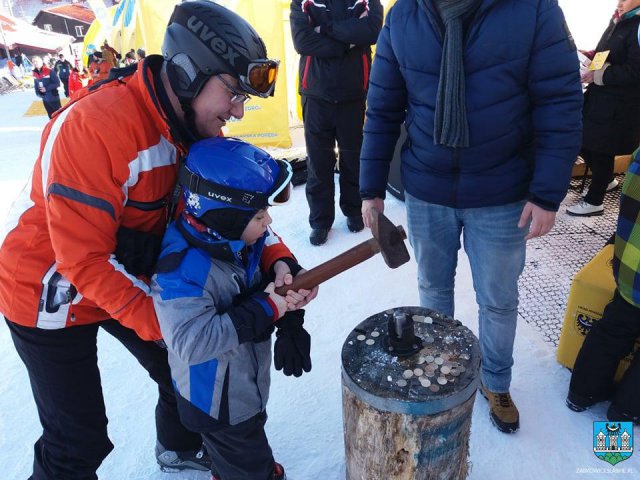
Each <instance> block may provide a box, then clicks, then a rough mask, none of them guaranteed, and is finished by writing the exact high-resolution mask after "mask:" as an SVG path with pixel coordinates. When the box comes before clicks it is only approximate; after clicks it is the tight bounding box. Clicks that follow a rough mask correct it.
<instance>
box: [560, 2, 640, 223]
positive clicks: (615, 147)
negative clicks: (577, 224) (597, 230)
mask: <svg viewBox="0 0 640 480" xmlns="http://www.w3.org/2000/svg"><path fill="white" fill-rule="evenodd" d="M638 26H640V0H619V1H618V8H617V9H616V11H615V13H614V15H613V17H612V19H611V22H609V26H608V27H607V29H606V30H605V32H604V34H603V35H602V38H601V39H600V41H599V42H598V46H597V47H596V49H595V51H592V52H583V53H584V54H585V55H587V57H590V58H593V56H594V55H595V53H597V52H607V51H608V52H609V54H608V55H607V58H606V62H605V64H604V66H603V67H602V68H601V69H600V70H587V71H586V72H585V73H584V74H583V76H582V82H583V83H586V84H588V86H587V90H586V92H585V94H584V109H583V123H584V129H583V136H582V150H581V156H582V158H584V160H585V162H586V163H587V165H588V166H589V168H590V169H591V186H590V187H589V191H588V192H587V194H586V195H585V196H584V199H582V200H580V201H579V202H578V203H577V204H575V205H572V206H570V207H569V208H567V213H568V214H569V215H574V216H583V217H587V216H592V215H602V213H603V212H604V205H603V201H604V196H605V194H606V192H608V191H610V190H613V189H614V188H615V187H617V186H618V182H617V181H616V180H615V179H613V180H612V178H613V166H614V158H615V156H616V155H622V154H628V153H631V152H633V151H634V150H635V149H636V147H637V146H638V143H639V142H640V47H639V46H638Z"/></svg>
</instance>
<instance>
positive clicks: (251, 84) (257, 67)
mask: <svg viewBox="0 0 640 480" xmlns="http://www.w3.org/2000/svg"><path fill="white" fill-rule="evenodd" d="M279 64H280V61H278V60H253V61H252V62H251V63H249V66H248V67H247V74H246V75H240V76H239V78H238V80H239V83H240V88H242V90H243V91H245V92H247V93H248V94H250V95H256V96H257V97H261V98H267V97H270V96H273V92H274V90H275V87H276V79H277V78H278V65H279Z"/></svg>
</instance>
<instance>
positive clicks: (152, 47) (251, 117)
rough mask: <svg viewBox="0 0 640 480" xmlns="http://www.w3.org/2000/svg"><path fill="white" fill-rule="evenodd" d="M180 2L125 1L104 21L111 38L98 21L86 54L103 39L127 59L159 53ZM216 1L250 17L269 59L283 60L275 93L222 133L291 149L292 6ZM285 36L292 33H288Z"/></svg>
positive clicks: (271, 0)
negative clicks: (288, 43)
mask: <svg viewBox="0 0 640 480" xmlns="http://www.w3.org/2000/svg"><path fill="white" fill-rule="evenodd" d="M178 3H180V2H179V1H176V0H123V1H122V2H120V4H119V5H116V6H114V7H111V8H109V9H108V10H107V12H108V17H106V18H109V21H110V24H111V32H110V35H109V36H108V37H107V36H106V35H105V32H104V30H103V29H101V26H100V22H99V21H98V20H96V21H94V23H93V24H92V25H91V27H90V28H89V31H88V32H87V35H86V37H85V53H88V52H87V51H88V50H91V49H93V50H96V49H99V47H100V46H101V45H102V42H103V41H104V39H105V38H107V40H108V41H109V44H110V45H111V46H112V47H113V48H115V49H116V50H117V51H118V52H120V53H121V54H122V55H123V56H124V54H125V53H126V52H128V51H129V50H130V49H132V48H133V49H134V50H137V49H138V48H143V49H145V50H146V53H147V54H152V53H161V47H162V39H163V37H164V32H165V30H166V26H167V22H168V21H169V17H170V16H171V13H172V12H173V8H174V6H175V5H176V4H178ZM218 3H220V4H222V5H224V6H226V7H227V8H229V9H230V10H232V11H234V12H236V13H237V14H238V15H240V16H241V17H243V18H244V19H246V20H247V21H248V22H249V23H250V24H251V25H252V26H253V27H254V28H255V29H256V31H257V32H258V33H259V34H260V36H261V37H262V39H263V40H264V42H265V44H266V46H267V52H268V54H269V58H273V59H278V60H280V68H279V75H278V82H277V84H276V90H275V95H274V96H273V97H270V98H267V99H261V98H258V97H252V99H251V101H250V102H249V103H248V104H247V105H246V106H245V115H244V118H243V119H242V121H237V122H230V123H228V124H227V126H226V127H225V129H224V132H225V135H228V136H233V137H238V138H242V139H243V140H246V141H248V142H251V143H253V144H255V145H262V146H272V147H282V148H288V147H290V146H291V137H290V136H289V114H288V107H287V78H286V64H285V50H284V35H285V32H284V26H285V25H284V22H283V15H285V14H286V15H287V17H288V7H289V2H284V1H282V0H260V1H259V2H256V1H252V0H228V1H223V0H222V1H219V2H218ZM103 18H105V16H104V15H103ZM287 35H290V34H289V32H288V31H287Z"/></svg>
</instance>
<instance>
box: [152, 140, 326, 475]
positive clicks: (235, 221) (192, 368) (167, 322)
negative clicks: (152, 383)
mask: <svg viewBox="0 0 640 480" xmlns="http://www.w3.org/2000/svg"><path fill="white" fill-rule="evenodd" d="M292 175H293V171H292V170H291V166H290V164H289V163H288V162H285V161H283V160H275V159H273V158H272V157H271V156H270V155H269V154H268V153H266V152H265V151H264V150H260V149H259V148H257V147H254V146H253V145H251V144H248V143H245V142H243V141H240V140H237V139H234V138H228V139H224V138H211V139H207V140H203V141H201V142H198V143H196V144H194V145H193V146H192V147H191V150H190V151H189V155H188V157H187V159H186V163H185V166H184V167H183V174H181V175H180V184H181V186H182V188H183V192H184V193H183V196H184V202H185V210H184V212H183V213H182V215H181V217H180V218H178V219H177V220H175V222H173V223H172V224H171V225H170V226H169V228H168V229H167V232H166V233H165V236H164V239H163V245H162V253H161V255H160V260H159V262H158V267H157V273H156V275H155V276H154V277H153V279H152V285H151V290H152V295H153V300H154V304H155V306H156V312H157V314H158V321H159V322H160V328H161V329H162V335H163V338H164V340H165V342H166V344H167V349H168V352H169V364H170V365H171V377H172V382H173V385H174V388H175V390H176V397H177V399H178V410H179V412H180V419H181V420H182V423H183V424H184V425H185V426H187V427H188V428H189V429H191V430H193V431H194V432H200V433H201V434H202V437H203V439H204V442H205V445H206V447H207V450H208V451H209V453H210V455H211V460H212V472H213V477H212V480H220V479H223V480H244V479H247V480H248V479H269V480H284V479H285V478H286V475H285V474H284V469H283V468H282V466H281V465H280V464H279V463H276V462H275V461H274V458H273V453H272V451H271V447H270V446H269V441H268V440H267V436H266V434H265V431H264V425H265V422H266V420H267V415H266V407H267V401H268V398H269V384H270V367H271V334H272V333H273V331H274V327H275V328H277V334H276V335H277V339H276V342H275V345H274V363H275V367H276V369H277V370H283V373H284V374H285V375H291V374H293V375H295V376H296V377H298V376H300V375H302V372H303V370H304V371H306V372H309V371H310V370H311V357H310V348H311V343H310V337H309V334H308V333H307V332H306V330H305V329H304V327H303V326H302V325H303V322H304V310H300V309H298V308H297V307H296V306H295V305H292V304H290V303H288V300H287V298H288V296H289V295H298V294H299V293H302V296H301V297H300V299H302V298H304V297H306V296H307V295H308V294H310V293H311V291H309V290H300V291H298V292H294V291H289V292H288V294H287V296H281V295H278V294H277V293H275V291H274V287H275V285H274V283H273V278H272V275H271V274H270V272H269V271H268V267H266V268H265V266H266V265H268V263H269V262H268V261H267V260H268V255H266V253H265V251H264V249H265V246H266V245H269V244H272V243H273V242H274V238H275V239H276V240H275V241H276V242H278V240H277V237H275V234H274V233H273V231H272V230H271V228H270V224H271V216H270V215H269V211H268V210H269V206H270V205H280V204H282V203H284V202H286V201H287V200H288V198H289V192H290V190H291V186H290V182H291V177H292ZM220 198H224V199H225V201H222V200H219V199H220ZM288 262H289V263H290V266H291V269H292V272H294V271H295V272H300V271H301V268H300V266H299V265H298V264H297V262H295V261H293V259H289V260H288ZM268 282H270V283H268ZM314 290H315V291H317V287H316V288H315V289H314Z"/></svg>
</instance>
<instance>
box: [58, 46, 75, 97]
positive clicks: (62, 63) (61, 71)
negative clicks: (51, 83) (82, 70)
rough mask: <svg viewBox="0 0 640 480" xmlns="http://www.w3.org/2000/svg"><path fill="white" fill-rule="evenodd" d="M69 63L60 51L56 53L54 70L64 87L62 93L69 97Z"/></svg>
mask: <svg viewBox="0 0 640 480" xmlns="http://www.w3.org/2000/svg"><path fill="white" fill-rule="evenodd" d="M72 68H73V67H72V66H71V63H69V61H68V60H66V59H65V58H64V55H63V54H62V53H61V54H60V55H58V61H57V62H56V65H55V68H54V70H55V71H56V73H57V74H58V78H59V79H60V81H61V82H62V86H63V87H64V95H65V96H66V97H67V98H69V76H70V75H71V69H72Z"/></svg>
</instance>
